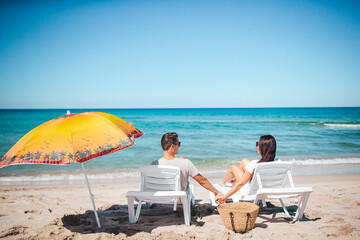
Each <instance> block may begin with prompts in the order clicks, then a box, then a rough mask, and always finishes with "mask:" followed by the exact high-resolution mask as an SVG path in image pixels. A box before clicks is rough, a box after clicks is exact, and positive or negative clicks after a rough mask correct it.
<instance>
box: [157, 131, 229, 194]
mask: <svg viewBox="0 0 360 240" xmlns="http://www.w3.org/2000/svg"><path fill="white" fill-rule="evenodd" d="M180 145H181V142H179V139H178V135H177V133H174V132H172V133H166V134H164V135H163V136H162V138H161V146H162V148H163V150H164V156H163V157H162V158H161V159H159V160H156V161H153V162H152V163H151V165H167V166H174V167H178V168H180V172H181V176H180V181H181V190H182V191H187V188H188V184H187V183H188V182H187V179H188V178H189V177H192V178H193V179H195V180H196V181H197V182H198V183H199V184H200V185H201V186H203V187H204V188H206V189H207V190H209V191H211V192H213V193H214V194H215V196H222V194H221V193H220V192H219V191H218V190H217V189H216V188H215V187H214V186H213V185H212V184H211V183H210V182H209V181H208V180H207V178H206V177H204V176H202V175H201V174H200V172H199V170H197V168H196V167H195V165H194V164H193V163H192V162H191V161H190V160H189V159H187V158H186V157H184V156H182V157H180V158H177V157H175V154H177V153H178V151H179V148H180Z"/></svg>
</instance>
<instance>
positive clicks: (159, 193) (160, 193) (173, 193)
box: [126, 191, 187, 198]
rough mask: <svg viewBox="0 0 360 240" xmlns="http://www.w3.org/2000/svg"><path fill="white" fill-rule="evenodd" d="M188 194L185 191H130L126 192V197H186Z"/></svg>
mask: <svg viewBox="0 0 360 240" xmlns="http://www.w3.org/2000/svg"><path fill="white" fill-rule="evenodd" d="M186 196H187V194H186V192H184V191H155V192H141V191H130V192H127V193H126V197H145V198H146V197H154V198H155V197H156V198H168V197H186Z"/></svg>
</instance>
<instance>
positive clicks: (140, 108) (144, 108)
mask: <svg viewBox="0 0 360 240" xmlns="http://www.w3.org/2000/svg"><path fill="white" fill-rule="evenodd" d="M276 108H283V109H289V108H360V106H341V107H340V106H337V107H330V106H328V107H135V108H116V107H114V108H109V107H104V108H101V107H100V108H99V107H96V108H89V107H85V108H0V110H63V109H66V110H77V109H86V110H87V109H110V110H111V109H124V110H127V109H128V110H130V109H139V110H146V109H148V110H151V109H276Z"/></svg>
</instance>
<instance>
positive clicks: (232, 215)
mask: <svg viewBox="0 0 360 240" xmlns="http://www.w3.org/2000/svg"><path fill="white" fill-rule="evenodd" d="M229 214H230V220H231V226H232V228H233V231H234V232H235V233H246V231H247V228H248V223H249V218H250V213H246V216H247V219H246V226H245V231H244V232H238V231H236V230H235V224H234V214H233V213H232V212H230V213H229Z"/></svg>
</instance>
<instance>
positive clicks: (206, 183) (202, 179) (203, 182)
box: [193, 174, 221, 196]
mask: <svg viewBox="0 0 360 240" xmlns="http://www.w3.org/2000/svg"><path fill="white" fill-rule="evenodd" d="M193 178H194V179H195V181H197V182H198V183H199V184H200V185H201V186H202V187H204V188H206V189H207V190H209V191H211V192H213V193H214V194H215V196H217V195H219V194H221V192H219V191H218V190H217V189H216V188H215V187H214V186H213V185H212V184H211V183H210V182H209V180H207V178H206V177H204V176H202V175H201V174H198V175H196V176H195V177H193Z"/></svg>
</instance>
